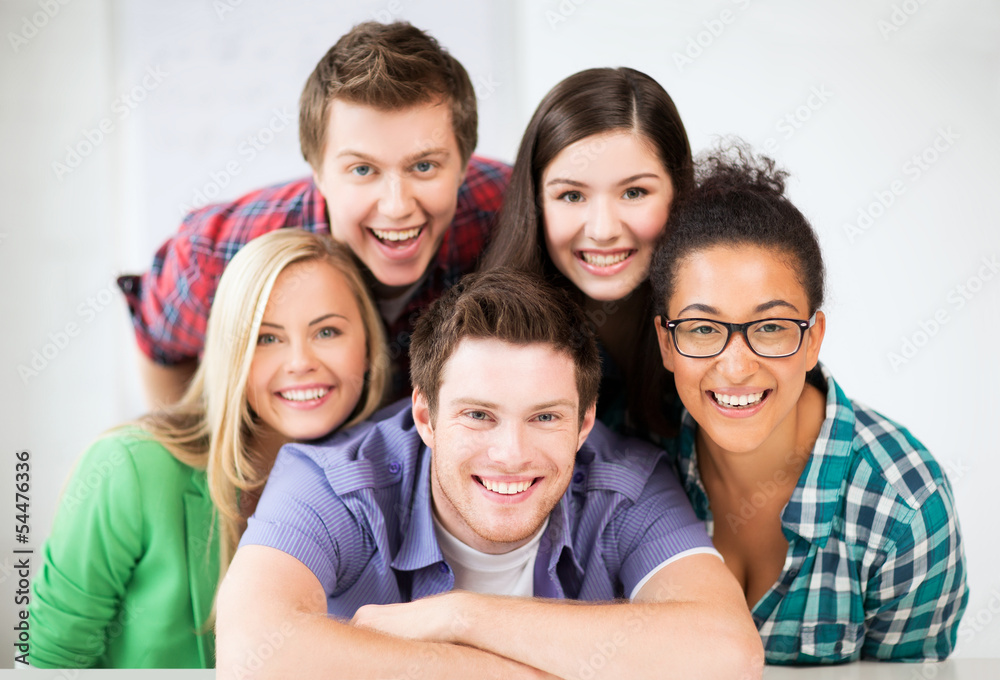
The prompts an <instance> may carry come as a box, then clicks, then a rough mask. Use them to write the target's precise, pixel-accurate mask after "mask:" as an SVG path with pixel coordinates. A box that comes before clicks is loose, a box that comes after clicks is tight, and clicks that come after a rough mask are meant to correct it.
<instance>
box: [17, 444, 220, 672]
mask: <svg viewBox="0 0 1000 680" xmlns="http://www.w3.org/2000/svg"><path fill="white" fill-rule="evenodd" d="M42 559H43V562H42V566H41V568H40V569H39V570H38V571H37V572H36V573H35V575H34V578H33V580H32V595H31V602H30V604H29V607H28V614H29V616H28V619H29V624H30V631H31V638H30V651H29V656H28V662H29V663H30V664H31V665H32V666H38V667H42V668H69V667H89V666H97V667H104V668H211V667H213V666H214V665H215V640H214V636H213V632H212V631H211V630H207V631H204V630H203V628H204V624H205V622H206V621H207V620H208V617H209V614H210V612H211V609H212V601H213V598H214V597H215V588H216V585H217V583H218V574H219V556H218V535H217V532H216V531H213V530H212V502H211V499H210V498H209V495H208V489H207V486H206V477H205V471H204V470H196V469H194V468H191V467H189V466H187V465H184V464H183V463H181V462H179V461H178V460H177V459H176V458H174V457H173V456H172V455H170V453H169V452H168V451H167V450H166V449H165V448H163V446H161V445H160V444H159V443H158V442H156V441H155V440H152V439H151V438H150V437H149V435H148V434H146V433H145V432H143V431H142V430H140V429H137V428H130V429H124V430H120V431H117V432H115V433H112V434H110V435H107V436H105V437H104V438H102V439H100V440H98V441H97V442H96V443H94V444H93V446H91V447H90V449H88V450H87V452H86V453H84V455H83V456H82V457H81V459H80V461H79V463H78V464H77V466H76V470H75V471H74V472H73V476H72V478H71V479H70V481H69V483H68V484H67V486H66V489H65V491H64V492H63V495H62V498H61V499H60V503H59V508H58V510H57V512H56V517H55V521H54V523H53V526H52V533H51V535H50V536H49V539H48V541H47V542H46V544H45V547H44V549H43V551H42Z"/></svg>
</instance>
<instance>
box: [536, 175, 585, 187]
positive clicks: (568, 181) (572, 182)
mask: <svg viewBox="0 0 1000 680" xmlns="http://www.w3.org/2000/svg"><path fill="white" fill-rule="evenodd" d="M553 184H568V185H570V186H572V187H585V186H587V185H586V184H584V183H583V182H577V181H576V180H574V179H565V178H563V177H553V178H552V179H550V180H549V181H548V182H546V183H545V186H547V187H550V186H552V185H553Z"/></svg>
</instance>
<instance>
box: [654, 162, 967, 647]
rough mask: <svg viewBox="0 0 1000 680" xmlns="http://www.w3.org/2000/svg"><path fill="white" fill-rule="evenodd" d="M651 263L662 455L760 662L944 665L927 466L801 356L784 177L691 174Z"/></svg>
mask: <svg viewBox="0 0 1000 680" xmlns="http://www.w3.org/2000/svg"><path fill="white" fill-rule="evenodd" d="M701 171H702V172H701V174H702V175H703V176H702V177H701V181H700V182H699V184H698V187H697V188H696V189H695V190H694V192H693V193H692V195H691V196H690V197H689V199H688V200H687V201H686V202H685V203H684V204H683V205H682V206H679V207H678V208H677V209H676V210H675V211H674V212H673V214H672V215H671V230H672V231H671V236H670V238H669V239H668V241H667V242H665V243H664V244H661V246H660V247H659V249H658V250H657V252H656V255H655V257H654V259H653V264H652V267H651V272H650V274H651V277H652V281H653V286H654V291H655V300H656V302H657V303H658V305H659V307H658V311H659V316H657V317H656V327H657V333H658V335H659V345H660V354H661V357H662V360H663V365H664V366H665V367H666V369H667V370H668V371H670V372H671V373H673V376H674V380H675V382H676V385H677V390H678V393H679V394H680V397H681V400H682V402H683V404H684V407H685V413H684V416H683V425H682V431H681V435H680V437H679V438H678V439H677V441H676V448H675V451H674V452H673V453H674V455H675V456H676V458H675V461H676V465H677V468H678V473H679V475H680V477H681V480H682V482H683V484H684V486H685V489H686V491H687V493H688V496H689V497H690V499H691V502H692V505H693V506H694V508H695V511H696V512H697V513H698V515H699V517H701V518H702V519H703V520H705V521H706V523H707V524H708V528H709V533H710V534H711V535H712V537H713V541H714V542H715V546H716V548H717V549H718V550H719V552H720V553H722V555H723V557H724V558H725V560H726V564H727V566H728V567H729V568H730V570H731V571H732V572H733V574H734V575H735V576H736V579H737V580H738V581H739V582H740V584H741V585H742V586H743V590H744V593H745V594H746V601H747V605H748V607H749V608H750V610H751V613H752V614H753V617H754V621H755V623H756V624H757V628H758V630H759V631H760V635H761V638H762V639H763V642H764V647H765V652H766V655H767V661H768V663H775V664H794V663H835V662H842V661H851V660H855V659H858V658H870V659H886V660H903V659H906V660H925V659H926V660H935V659H943V658H944V657H946V656H948V654H949V653H950V652H951V651H952V648H953V647H954V644H955V636H956V633H957V630H958V624H959V620H960V619H961V616H962V612H963V611H964V609H965V606H966V603H967V601H968V587H967V586H966V582H965V558H964V554H963V550H962V541H961V536H960V530H959V525H958V517H957V515H956V513H955V509H954V500H953V498H952V492H951V488H950V486H949V484H948V480H947V479H946V478H945V475H944V472H943V471H942V470H941V468H940V466H939V465H938V464H937V462H936V461H935V460H934V458H933V457H932V456H931V455H930V453H928V452H927V450H926V449H925V448H924V446H923V445H922V444H921V443H920V442H919V441H917V440H916V439H915V438H914V437H913V435H911V434H910V433H909V432H908V431H907V430H906V429H904V428H903V427H901V426H900V425H897V424H896V423H894V422H892V421H891V420H889V419H887V418H885V417H884V416H882V415H881V414H879V413H877V412H875V411H873V410H871V409H869V408H867V407H865V406H862V405H860V404H858V403H856V402H852V401H850V400H849V399H848V398H847V397H846V396H845V395H844V393H843V392H842V391H841V389H840V387H839V386H838V385H837V383H836V382H835V381H834V379H833V377H832V376H831V374H830V372H829V370H827V368H826V367H825V366H823V365H821V364H820V363H819V362H818V357H819V351H820V346H821V345H822V342H823V334H824V332H825V330H826V318H825V316H824V315H823V312H822V311H820V307H821V305H822V303H823V288H824V268H823V259H822V254H821V253H820V248H819V244H818V242H817V240H816V236H815V234H814V233H813V231H812V228H811V227H810V226H809V223H808V222H807V221H806V219H805V217H803V215H802V213H800V212H799V211H798V210H797V209H796V208H795V207H794V206H793V205H792V204H791V203H790V202H789V201H788V199H787V198H785V196H784V195H783V192H784V178H785V176H786V175H785V173H783V172H778V171H775V170H774V164H773V162H772V161H770V160H768V159H755V158H753V157H752V156H751V154H750V152H749V151H748V150H747V149H745V148H741V147H737V148H735V149H733V150H731V151H729V152H725V151H723V152H721V153H719V154H717V155H715V156H713V157H711V158H709V159H708V160H707V161H704V162H703V165H702V168H701Z"/></svg>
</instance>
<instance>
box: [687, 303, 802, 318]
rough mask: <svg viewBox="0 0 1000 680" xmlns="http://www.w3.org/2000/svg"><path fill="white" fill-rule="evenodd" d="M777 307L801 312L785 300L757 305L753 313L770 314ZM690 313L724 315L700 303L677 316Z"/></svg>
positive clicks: (688, 307)
mask: <svg viewBox="0 0 1000 680" xmlns="http://www.w3.org/2000/svg"><path fill="white" fill-rule="evenodd" d="M775 307H788V308H789V309H791V310H792V311H795V312H798V311H799V308H798V307H796V306H795V305H793V304H792V303H791V302H785V301H784V300H769V301H768V302H763V303H761V304H759V305H757V306H756V307H754V308H753V311H754V314H760V313H762V312H769V311H771V310H772V309H774V308H775ZM689 311H690V312H704V313H705V314H715V315H716V316H721V315H722V313H721V312H720V311H719V310H718V309H716V308H715V307H712V306H711V305H704V304H702V303H700V302H696V303H694V304H693V305H688V306H687V307H685V308H684V309H682V310H681V311H679V312H677V316H678V317H679V316H680V315H681V314H683V313H684V312H689Z"/></svg>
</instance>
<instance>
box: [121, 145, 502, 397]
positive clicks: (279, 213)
mask: <svg viewBox="0 0 1000 680" xmlns="http://www.w3.org/2000/svg"><path fill="white" fill-rule="evenodd" d="M509 180H510V167H509V166H507V165H505V164H504V163H501V162H499V161H493V160H489V159H485V158H481V157H478V156H473V157H472V158H471V159H470V161H469V167H468V170H467V172H466V175H465V182H464V183H463V184H462V186H461V187H460V188H459V190H458V203H457V206H456V210H455V217H454V220H453V221H452V223H451V227H450V228H449V229H448V230H447V231H446V232H445V236H444V240H443V241H442V243H441V248H440V250H439V251H438V254H437V257H436V259H435V260H434V261H433V262H432V264H431V270H430V271H429V272H428V275H427V276H425V277H424V280H423V281H422V283H421V285H420V286H419V288H418V289H417V290H416V291H415V293H414V294H413V297H412V298H411V299H410V301H409V303H408V304H407V306H406V308H405V310H404V311H403V313H402V314H401V315H400V316H399V318H398V319H397V320H396V321H395V322H394V323H393V324H392V325H390V326H388V327H387V329H386V330H387V337H388V340H389V352H390V356H391V357H392V359H393V369H394V370H393V374H394V385H393V388H394V389H393V392H394V393H400V392H401V393H402V394H406V393H407V390H408V388H409V352H408V351H407V350H408V348H409V345H410V333H411V332H412V331H413V324H414V323H415V322H416V319H417V317H418V316H419V313H420V311H421V310H422V309H424V307H426V306H427V305H428V304H429V303H430V302H432V301H433V300H435V299H436V298H437V297H438V296H439V295H441V293H443V292H444V291H445V290H447V289H448V288H449V287H451V286H452V285H454V283H455V282H456V281H458V280H459V279H460V278H461V277H462V276H463V275H465V274H468V273H469V272H471V271H473V270H475V268H476V265H477V263H478V260H479V256H480V254H481V253H482V251H483V248H484V247H485V245H486V242H487V239H488V237H489V234H490V230H491V229H492V226H493V222H494V218H495V216H496V213H497V211H499V209H500V203H501V201H502V199H503V194H504V191H505V190H506V188H507V183H508V181H509ZM293 228H294V229H305V230H306V231H310V232H318V233H325V234H329V233H330V222H329V218H328V216H327V212H326V201H325V200H324V198H323V196H322V194H320V192H319V190H318V189H317V188H316V185H315V184H314V183H313V181H312V179H311V178H309V179H302V180H297V181H294V182H288V183H286V184H280V185H277V186H272V187H267V188H265V189H260V190H257V191H254V192H251V193H249V194H247V195H245V196H243V197H241V198H239V199H237V200H235V201H233V202H232V203H221V204H217V205H209V206H206V207H204V208H200V209H198V210H196V211H194V212H192V213H191V214H189V215H188V216H187V217H186V218H185V219H184V222H183V224H182V225H181V228H180V231H179V232H178V233H177V235H176V236H174V237H172V238H170V239H168V240H167V242H166V243H164V244H163V245H162V246H161V247H160V249H159V250H158V251H157V252H156V256H155V258H154V259H153V266H152V267H151V268H150V270H149V272H147V273H145V274H143V275H142V276H123V277H121V278H119V279H118V285H119V287H120V288H121V290H122V292H123V293H124V294H125V298H126V300H127V301H128V305H129V311H130V312H131V315H132V323H133V325H134V327H135V335H136V341H137V342H138V344H139V348H140V349H141V350H142V352H143V353H144V354H145V355H146V356H148V357H149V358H151V359H152V360H154V361H155V362H157V363H159V364H164V365H170V364H176V363H179V362H182V361H186V360H189V359H196V358H198V357H199V356H200V355H201V352H202V349H203V347H204V343H205V327H206V325H207V321H208V312H209V310H210V309H211V306H212V299H213V298H214V297H215V289H216V287H217V286H218V283H219V277H220V276H222V271H223V269H225V267H226V264H228V262H229V260H231V259H232V258H233V256H234V255H235V254H236V252H237V251H238V250H239V249H240V248H242V247H243V246H244V245H246V244H247V243H249V242H250V241H251V240H252V239H254V238H256V237H258V236H261V235H263V234H266V233H268V232H272V231H275V230H276V229H293ZM396 383H398V384H396Z"/></svg>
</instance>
